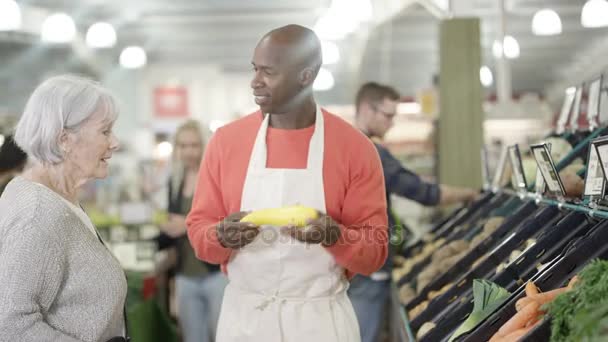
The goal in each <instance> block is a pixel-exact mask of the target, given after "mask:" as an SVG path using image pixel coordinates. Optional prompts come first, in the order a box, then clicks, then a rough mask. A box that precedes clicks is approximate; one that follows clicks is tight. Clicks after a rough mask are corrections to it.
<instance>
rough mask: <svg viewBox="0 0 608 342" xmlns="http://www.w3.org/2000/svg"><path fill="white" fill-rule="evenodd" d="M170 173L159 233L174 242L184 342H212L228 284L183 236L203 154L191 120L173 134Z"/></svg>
mask: <svg viewBox="0 0 608 342" xmlns="http://www.w3.org/2000/svg"><path fill="white" fill-rule="evenodd" d="M174 146H175V149H174V155H173V171H172V173H171V178H170V181H169V208H168V212H169V221H168V222H167V223H166V224H164V225H162V226H161V230H162V231H163V232H164V233H165V234H167V235H169V236H170V237H172V238H174V239H175V247H176V249H177V267H176V271H175V273H176V280H175V283H176V299H177V313H178V321H179V324H180V327H181V330H182V334H183V337H184V339H183V340H184V342H207V341H213V340H214V337H215V329H216V326H217V321H218V318H219V312H220V308H221V304H222V298H223V295H224V287H225V286H226V284H227V279H226V277H225V276H224V275H223V274H222V272H220V269H219V266H218V265H212V264H208V263H205V262H203V261H200V260H198V259H197V258H196V256H195V254H194V250H193V249H192V246H191V245H190V242H189V241H188V237H187V235H186V215H187V214H188V212H189V211H190V207H191V205H192V197H193V195H194V189H195V188H196V181H197V179H198V169H199V166H200V163H201V159H202V156H203V150H204V136H203V133H202V130H201V127H200V125H199V124H198V123H197V122H196V121H193V120H190V121H187V122H185V123H184V124H182V125H181V126H180V127H178V129H177V131H176V133H175V142H174Z"/></svg>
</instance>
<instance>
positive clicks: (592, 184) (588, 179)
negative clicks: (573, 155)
mask: <svg viewBox="0 0 608 342" xmlns="http://www.w3.org/2000/svg"><path fill="white" fill-rule="evenodd" d="M603 140H606V138H600V139H596V140H594V141H592V142H591V146H590V147H589V156H588V158H587V160H588V163H587V175H586V176H585V192H584V195H585V196H593V197H600V198H603V197H604V184H605V181H604V172H603V171H602V164H601V163H600V160H599V158H598V155H597V149H596V146H595V144H596V143H601V141H603Z"/></svg>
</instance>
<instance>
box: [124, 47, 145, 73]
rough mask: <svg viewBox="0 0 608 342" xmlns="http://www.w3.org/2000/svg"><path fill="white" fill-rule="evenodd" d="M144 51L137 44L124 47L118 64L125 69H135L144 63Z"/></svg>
mask: <svg viewBox="0 0 608 342" xmlns="http://www.w3.org/2000/svg"><path fill="white" fill-rule="evenodd" d="M146 61H147V57H146V51H144V49H142V48H141V47H139V46H129V47H126V48H125V49H124V50H122V52H121V53H120V65H122V67H123V68H126V69H137V68H141V67H143V66H144V65H146Z"/></svg>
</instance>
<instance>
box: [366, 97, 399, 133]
mask: <svg viewBox="0 0 608 342" xmlns="http://www.w3.org/2000/svg"><path fill="white" fill-rule="evenodd" d="M364 107H365V108H364V109H365V114H364V115H365V116H366V126H367V133H368V134H371V135H372V136H375V137H378V138H383V137H384V135H386V132H388V130H389V129H391V127H393V121H394V118H395V115H396V114H397V101H393V100H391V99H388V98H385V99H384V100H383V101H382V102H378V103H366V104H365V106H364Z"/></svg>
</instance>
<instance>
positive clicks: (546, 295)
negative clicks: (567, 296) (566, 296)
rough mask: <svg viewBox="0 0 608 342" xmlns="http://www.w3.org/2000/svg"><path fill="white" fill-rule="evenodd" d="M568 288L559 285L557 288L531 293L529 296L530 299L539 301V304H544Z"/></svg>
mask: <svg viewBox="0 0 608 342" xmlns="http://www.w3.org/2000/svg"><path fill="white" fill-rule="evenodd" d="M568 290H569V288H568V287H560V288H559V289H555V290H551V291H547V292H542V293H538V294H535V295H532V296H530V299H532V300H535V301H537V302H539V303H540V304H545V303H548V302H551V301H553V300H554V299H555V297H557V296H558V295H560V294H562V293H564V292H566V291H568Z"/></svg>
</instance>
